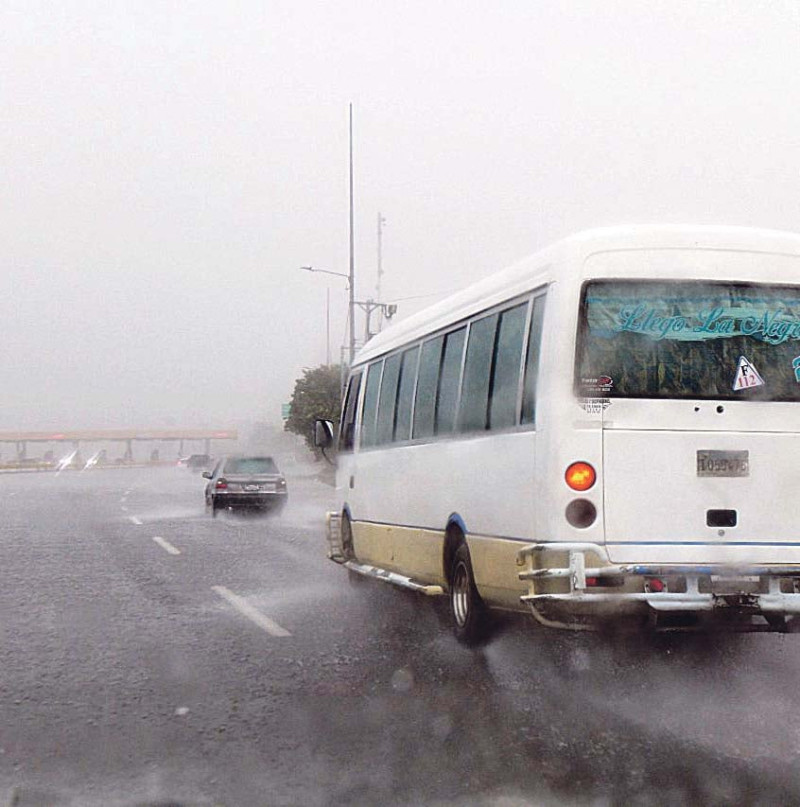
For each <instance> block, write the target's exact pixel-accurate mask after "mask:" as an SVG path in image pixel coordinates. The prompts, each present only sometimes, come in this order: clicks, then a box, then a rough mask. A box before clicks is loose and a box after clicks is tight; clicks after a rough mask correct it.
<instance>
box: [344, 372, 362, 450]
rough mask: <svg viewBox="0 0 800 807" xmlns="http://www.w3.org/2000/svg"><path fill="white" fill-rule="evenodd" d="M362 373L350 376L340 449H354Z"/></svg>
mask: <svg viewBox="0 0 800 807" xmlns="http://www.w3.org/2000/svg"><path fill="white" fill-rule="evenodd" d="M361 375H362V374H361V373H360V372H359V373H355V374H354V375H352V376H350V383H349V384H348V385H347V396H346V397H345V400H344V410H343V414H342V425H341V429H340V431H339V451H352V450H353V442H354V439H355V431H356V407H357V406H358V392H359V390H360V389H361Z"/></svg>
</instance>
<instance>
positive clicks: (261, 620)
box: [211, 586, 292, 636]
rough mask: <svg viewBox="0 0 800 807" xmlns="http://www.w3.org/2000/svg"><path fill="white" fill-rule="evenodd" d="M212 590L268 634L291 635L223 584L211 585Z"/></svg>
mask: <svg viewBox="0 0 800 807" xmlns="http://www.w3.org/2000/svg"><path fill="white" fill-rule="evenodd" d="M211 589H212V591H214V592H216V593H217V594H219V596H220V597H222V598H223V599H224V600H227V601H228V602H229V603H230V604H231V605H232V606H233V607H234V608H235V609H236V610H237V611H238V612H239V613H240V614H242V615H243V616H246V617H247V618H248V619H249V620H250V621H251V622H254V623H255V624H256V625H258V627H259V628H261V630H265V631H266V632H267V633H269V634H270V636H291V635H292V634H291V633H289V631H288V630H286V628H282V627H281V626H280V625H279V624H278V623H277V622H273V621H272V620H271V619H270V618H269V617H268V616H264V614H262V613H261V611H259V610H257V609H256V608H253V606H252V605H250V603H249V602H247V600H246V599H245V598H244V597H240V596H239V595H238V594H234V593H233V592H232V591H229V590H228V589H227V588H225V587H224V586H211Z"/></svg>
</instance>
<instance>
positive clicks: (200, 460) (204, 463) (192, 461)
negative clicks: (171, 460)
mask: <svg viewBox="0 0 800 807" xmlns="http://www.w3.org/2000/svg"><path fill="white" fill-rule="evenodd" d="M211 462H212V460H211V457H210V456H209V455H208V454H192V455H191V456H190V457H188V459H187V460H186V467H187V468H188V469H189V470H190V471H194V472H195V473H197V472H199V471H203V470H205V469H206V468H208V467H210V465H211ZM180 464H181V461H180V460H178V465H180Z"/></svg>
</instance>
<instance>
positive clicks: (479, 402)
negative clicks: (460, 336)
mask: <svg viewBox="0 0 800 807" xmlns="http://www.w3.org/2000/svg"><path fill="white" fill-rule="evenodd" d="M497 320H498V316H497V314H492V315H491V316H488V317H484V318H483V319H479V320H476V321H475V322H473V323H472V324H471V325H470V328H469V341H468V343H467V359H466V361H465V362H464V382H463V384H462V387H461V407H460V409H459V416H458V430H459V431H461V432H474V431H483V430H484V429H485V428H486V426H487V414H488V408H489V379H490V377H491V372H492V356H493V354H494V341H495V334H496V333H497Z"/></svg>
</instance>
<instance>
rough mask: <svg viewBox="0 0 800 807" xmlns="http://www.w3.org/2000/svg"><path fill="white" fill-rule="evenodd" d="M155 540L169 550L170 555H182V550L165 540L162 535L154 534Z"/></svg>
mask: <svg viewBox="0 0 800 807" xmlns="http://www.w3.org/2000/svg"><path fill="white" fill-rule="evenodd" d="M153 540H154V541H155V542H156V543H157V544H158V545H159V546H160V547H161V548H162V549H164V550H165V551H167V552H169V554H170V555H180V554H181V551H180V549H178V548H177V547H175V546H173V545H172V544H171V543H170V542H169V541H165V540H164V539H163V538H162V537H161V536H160V535H154V536H153Z"/></svg>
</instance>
